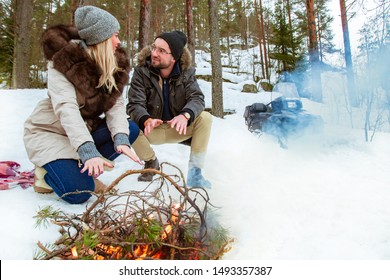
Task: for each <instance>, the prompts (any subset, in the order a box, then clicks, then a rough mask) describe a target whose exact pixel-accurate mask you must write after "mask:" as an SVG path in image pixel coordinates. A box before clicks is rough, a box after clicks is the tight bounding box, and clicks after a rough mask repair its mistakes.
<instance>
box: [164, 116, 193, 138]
mask: <svg viewBox="0 0 390 280" xmlns="http://www.w3.org/2000/svg"><path fill="white" fill-rule="evenodd" d="M187 123H188V120H187V119H186V117H185V116H183V115H177V116H176V117H174V118H173V119H172V120H170V121H168V124H169V125H170V126H171V127H172V128H176V131H177V132H179V134H180V135H181V134H184V135H186V133H187Z"/></svg>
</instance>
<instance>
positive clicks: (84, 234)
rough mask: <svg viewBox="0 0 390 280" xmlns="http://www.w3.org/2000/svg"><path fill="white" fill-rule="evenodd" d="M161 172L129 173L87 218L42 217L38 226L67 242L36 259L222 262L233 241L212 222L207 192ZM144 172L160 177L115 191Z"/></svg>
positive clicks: (47, 213) (56, 213)
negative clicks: (51, 227)
mask: <svg viewBox="0 0 390 280" xmlns="http://www.w3.org/2000/svg"><path fill="white" fill-rule="evenodd" d="M164 164H168V163H163V164H161V167H163V165H164ZM168 165H169V164H168ZM171 166H172V165H171ZM175 168H176V167H175ZM162 170H163V169H161V171H156V170H137V171H135V170H130V171H127V172H125V173H124V174H122V175H121V176H120V177H118V179H116V180H115V181H114V182H113V183H112V184H111V185H110V186H109V188H108V190H107V192H106V193H104V194H100V195H97V199H96V201H95V202H94V203H92V205H90V206H89V207H88V208H87V209H86V211H85V213H84V214H82V215H68V214H66V213H64V212H62V211H60V210H56V211H54V210H53V209H51V208H50V207H47V208H45V209H42V210H41V211H39V212H38V214H37V216H36V218H37V222H38V224H41V223H44V222H47V221H48V220H51V222H52V223H54V224H55V225H57V226H59V227H60V232H61V233H62V237H61V238H60V239H59V240H58V241H57V242H56V245H55V247H56V249H55V250H53V251H51V250H49V249H48V248H47V247H46V246H43V245H42V244H41V243H39V244H38V246H39V247H40V249H41V252H40V253H39V254H38V255H37V256H36V259H53V258H61V259H95V260H120V259H131V260H144V259H171V260H173V259H187V260H189V259H190V260H191V259H192V260H197V259H220V258H221V257H222V255H223V254H224V253H225V252H227V251H228V250H229V249H230V247H229V246H230V244H231V242H232V240H231V239H230V238H228V236H227V232H226V230H225V229H223V228H222V227H221V226H218V225H216V223H215V221H214V222H213V223H210V222H208V221H210V219H209V217H208V216H207V214H208V209H209V208H210V207H211V204H210V202H209V196H208V194H207V191H206V190H204V189H200V188H191V189H190V188H187V187H186V185H185V183H184V185H183V186H179V185H178V183H177V182H180V181H181V182H185V181H184V178H183V176H182V175H181V176H177V175H175V176H169V175H167V174H165V173H163V171H162ZM177 170H178V169H177ZM145 171H147V172H150V171H151V172H154V173H156V174H157V175H159V176H156V177H158V178H157V179H155V180H154V181H153V182H152V183H151V184H149V185H148V186H147V187H146V188H145V189H144V190H142V191H128V192H122V193H119V192H112V191H111V190H112V189H113V188H114V187H115V186H116V185H117V184H118V183H119V182H120V181H121V180H122V179H123V178H125V177H126V176H129V175H132V174H137V173H142V172H145ZM178 171H179V173H180V174H182V173H181V172H180V170H178ZM195 202H196V203H195Z"/></svg>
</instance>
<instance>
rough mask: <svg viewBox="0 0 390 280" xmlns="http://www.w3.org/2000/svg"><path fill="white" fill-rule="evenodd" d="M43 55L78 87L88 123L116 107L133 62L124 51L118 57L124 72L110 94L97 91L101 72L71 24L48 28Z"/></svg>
mask: <svg viewBox="0 0 390 280" xmlns="http://www.w3.org/2000/svg"><path fill="white" fill-rule="evenodd" d="M42 45H43V53H44V56H45V58H46V59H48V60H52V61H53V66H54V68H55V69H56V70H58V71H59V72H61V73H62V74H63V75H65V77H66V78H67V79H68V80H69V81H70V82H71V83H72V84H73V85H74V87H75V88H76V93H77V100H78V102H79V106H80V112H81V115H82V117H83V118H84V119H85V120H97V119H98V118H99V116H100V115H101V114H102V113H104V112H106V111H108V110H109V109H110V108H112V106H113V105H114V104H115V102H116V99H117V98H118V97H120V96H121V95H122V92H123V89H124V87H125V86H126V84H127V83H128V81H129V72H130V61H129V59H128V57H127V54H126V52H125V50H124V49H123V48H118V49H117V50H116V52H115V56H116V59H117V62H118V66H119V67H120V68H121V69H123V70H124V71H118V72H117V73H116V74H115V81H116V84H117V86H118V90H114V91H113V92H111V93H109V92H108V91H107V89H106V88H105V87H100V88H97V85H98V83H99V78H100V69H99V67H98V66H97V64H96V63H95V62H94V61H93V60H92V59H91V58H90V57H89V55H88V54H87V52H86V51H85V50H84V47H83V43H81V40H80V37H79V35H78V32H77V29H76V28H75V27H74V26H69V25H57V26H53V27H50V28H48V29H47V30H46V31H45V32H44V33H43V35H42Z"/></svg>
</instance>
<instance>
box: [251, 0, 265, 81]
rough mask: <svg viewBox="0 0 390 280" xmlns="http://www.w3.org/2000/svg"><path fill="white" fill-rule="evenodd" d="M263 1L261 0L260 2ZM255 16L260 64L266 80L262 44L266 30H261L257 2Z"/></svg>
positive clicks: (262, 74)
mask: <svg viewBox="0 0 390 280" xmlns="http://www.w3.org/2000/svg"><path fill="white" fill-rule="evenodd" d="M260 1H261V0H260ZM254 4H255V15H256V24H257V30H258V35H257V36H258V38H259V39H258V43H259V50H260V63H261V76H262V78H263V79H264V77H265V69H264V57H263V48H262V46H263V44H262V42H261V41H262V38H263V34H262V33H263V32H264V30H263V29H262V28H261V22H260V14H259V9H258V7H257V2H256V0H255V2H254Z"/></svg>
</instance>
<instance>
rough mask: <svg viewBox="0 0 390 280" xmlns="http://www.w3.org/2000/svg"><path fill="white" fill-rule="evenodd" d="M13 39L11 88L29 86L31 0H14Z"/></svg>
mask: <svg viewBox="0 0 390 280" xmlns="http://www.w3.org/2000/svg"><path fill="white" fill-rule="evenodd" d="M15 3H16V5H15V9H16V13H15V21H14V22H15V41H14V64H13V69H12V85H11V87H12V88H28V87H29V86H30V81H29V80H30V79H29V76H30V49H31V46H30V41H31V40H30V39H31V38H30V33H31V24H30V23H31V18H32V14H33V1H32V0H15Z"/></svg>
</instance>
